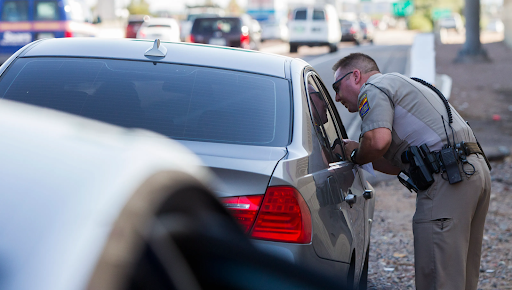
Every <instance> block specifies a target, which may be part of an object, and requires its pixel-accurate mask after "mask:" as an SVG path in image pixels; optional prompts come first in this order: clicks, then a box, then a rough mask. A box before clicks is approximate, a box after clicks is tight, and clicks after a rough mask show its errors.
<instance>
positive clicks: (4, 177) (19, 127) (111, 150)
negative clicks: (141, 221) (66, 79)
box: [0, 100, 212, 290]
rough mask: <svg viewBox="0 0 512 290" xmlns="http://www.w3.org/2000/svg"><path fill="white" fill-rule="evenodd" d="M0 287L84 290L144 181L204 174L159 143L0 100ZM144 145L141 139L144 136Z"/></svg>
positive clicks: (187, 157)
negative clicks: (170, 173) (161, 176)
mask: <svg viewBox="0 0 512 290" xmlns="http://www.w3.org/2000/svg"><path fill="white" fill-rule="evenodd" d="M0 122H1V123H2V124H8V126H1V127H0V135H1V136H2V139H1V140H0V149H1V150H0V160H2V162H1V163H0V192H2V194H1V195H0V236H2V238H1V239H0V256H1V257H2V260H1V268H2V279H0V288H1V289H3V290H15V289H53V290H69V289H84V288H86V285H87V283H88V281H89V278H90V275H91V274H92V271H93V270H94V268H95V266H96V263H97V261H98V257H99V256H100V254H101V252H102V250H103V248H104V244H105V241H106V240H107V238H108V237H109V235H110V233H111V231H112V225H113V224H114V222H115V220H116V218H117V217H118V216H119V213H120V211H121V210H122V209H123V207H124V205H125V204H126V202H127V201H128V200H129V199H130V197H131V196H132V194H133V193H134V192H135V191H136V189H137V188H139V186H140V185H141V184H142V183H143V182H144V181H145V180H147V179H148V178H149V177H150V176H153V175H154V174H156V173H158V172H162V171H179V172H183V173H187V174H188V175H190V176H194V177H195V178H196V179H197V180H198V181H200V182H202V183H203V185H205V186H206V185H207V183H208V182H209V181H211V178H212V176H211V175H210V173H209V171H207V170H205V168H204V166H202V164H201V161H200V160H199V159H198V158H197V157H196V156H195V155H194V154H192V153H191V152H190V151H189V150H188V149H186V148H185V147H183V146H181V145H180V144H178V143H177V142H175V141H172V140H170V139H168V138H165V136H162V135H159V134H155V133H153V132H149V131H144V130H138V129H137V130H127V129H123V128H120V127H117V126H112V125H108V124H105V123H102V122H97V121H92V120H88V119H85V118H81V117H77V116H73V115H70V114H65V113H61V112H57V111H54V110H50V109H42V108H40V107H35V106H29V105H25V104H21V103H17V102H13V101H7V100H0ZM148 137H149V138H148Z"/></svg>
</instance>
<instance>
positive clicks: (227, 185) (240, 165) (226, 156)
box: [180, 141, 288, 196]
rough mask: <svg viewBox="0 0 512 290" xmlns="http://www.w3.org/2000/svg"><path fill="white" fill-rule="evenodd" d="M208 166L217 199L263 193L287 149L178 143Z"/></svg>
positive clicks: (188, 142) (191, 142)
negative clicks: (213, 181)
mask: <svg viewBox="0 0 512 290" xmlns="http://www.w3.org/2000/svg"><path fill="white" fill-rule="evenodd" d="M180 143H181V144H183V145H184V146H185V147H187V148H188V149H189V150H191V151H192V152H194V153H195V154H196V155H197V156H199V158H200V159H201V161H202V162H203V164H205V165H206V166H208V167H209V168H210V169H211V170H212V171H213V172H214V173H215V175H216V176H217V178H218V180H217V182H215V184H214V188H211V189H212V190H213V191H215V192H216V193H217V195H218V196H240V195H254V194H264V193H265V190H266V188H267V185H268V183H269V181H270V177H271V175H272V172H273V171H274V168H275V167H276V165H277V163H278V162H279V160H281V159H282V158H283V157H285V156H286V154H287V152H288V151H287V149H286V147H265V146H250V145H238V144H225V143H207V142H196V141H180Z"/></svg>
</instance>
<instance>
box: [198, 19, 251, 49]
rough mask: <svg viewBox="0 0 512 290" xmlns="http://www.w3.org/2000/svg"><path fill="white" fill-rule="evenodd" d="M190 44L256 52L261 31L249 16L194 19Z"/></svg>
mask: <svg viewBox="0 0 512 290" xmlns="http://www.w3.org/2000/svg"><path fill="white" fill-rule="evenodd" d="M190 42H193V43H204V44H213V45H220V46H229V47H241V48H245V49H252V50H258V49H259V48H260V45H261V30H260V26H259V25H258V24H257V23H255V20H254V19H252V18H251V17H250V16H249V15H242V16H239V17H202V18H196V19H195V20H194V24H193V25H192V31H191V32H190Z"/></svg>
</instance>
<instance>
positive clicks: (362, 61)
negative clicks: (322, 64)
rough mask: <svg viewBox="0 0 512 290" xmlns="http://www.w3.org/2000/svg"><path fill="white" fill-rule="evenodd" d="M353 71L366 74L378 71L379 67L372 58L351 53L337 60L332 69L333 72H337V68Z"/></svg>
mask: <svg viewBox="0 0 512 290" xmlns="http://www.w3.org/2000/svg"><path fill="white" fill-rule="evenodd" d="M340 67H341V68H342V69H347V70H353V69H358V70H360V71H361V72H362V73H368V72H371V71H378V72H380V70H379V67H378V66H377V63H376V62H375V60H373V58H371V57H370V56H369V55H367V54H364V53H359V52H356V53H351V54H349V55H347V56H345V57H344V58H342V59H340V60H338V61H337V62H336V63H335V64H334V66H333V67H332V70H333V71H337V70H338V69H339V68H340Z"/></svg>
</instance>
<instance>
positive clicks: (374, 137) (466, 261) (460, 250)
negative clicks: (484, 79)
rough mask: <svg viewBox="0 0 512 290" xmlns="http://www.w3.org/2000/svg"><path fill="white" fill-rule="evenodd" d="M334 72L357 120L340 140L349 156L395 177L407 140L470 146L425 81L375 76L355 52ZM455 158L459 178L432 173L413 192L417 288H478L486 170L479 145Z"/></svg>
mask: <svg viewBox="0 0 512 290" xmlns="http://www.w3.org/2000/svg"><path fill="white" fill-rule="evenodd" d="M333 70H334V80H335V81H334V83H333V88H334V90H335V92H336V101H337V102H341V103H342V104H343V105H344V106H345V107H346V108H347V109H348V111H349V112H352V113H355V112H358V113H359V116H360V117H361V119H362V124H361V135H360V138H359V142H356V141H352V140H344V143H345V146H346V152H351V159H352V162H354V163H356V164H366V163H369V162H373V165H374V168H375V169H376V170H379V171H381V172H384V173H388V174H395V175H396V174H399V173H400V172H401V171H402V170H403V171H404V172H407V170H409V166H410V164H406V163H405V162H403V160H402V154H403V152H404V151H406V150H408V148H410V147H411V146H420V145H422V144H426V145H427V146H428V148H429V149H430V151H432V154H433V155H434V156H439V155H435V154H436V152H440V151H441V150H442V149H443V148H446V147H447V146H446V145H447V144H451V146H452V147H453V146H455V144H466V143H467V144H476V143H474V142H476V138H475V136H474V134H473V132H472V130H471V128H470V127H469V126H468V124H467V123H466V122H465V121H464V120H463V119H462V117H461V116H460V115H459V114H458V113H457V112H456V111H455V109H454V108H453V107H451V106H449V105H447V106H449V108H450V109H451V112H452V119H453V121H452V122H450V116H449V115H448V111H447V108H446V107H445V104H444V102H443V101H442V100H441V98H440V97H439V96H438V95H437V94H436V93H435V92H434V91H433V90H432V89H431V88H429V87H427V86H426V85H424V84H421V83H419V82H417V81H415V80H412V79H410V78H408V77H405V76H403V75H401V74H398V73H389V74H381V73H380V71H379V68H378V66H377V64H376V63H375V61H374V60H373V59H372V58H371V57H369V56H368V55H365V54H362V53H352V54H350V55H348V56H346V57H344V58H342V59H340V60H339V61H338V62H337V63H336V64H335V65H334V66H333ZM461 141H464V142H466V143H461ZM443 146H444V147H443ZM448 147H450V146H448ZM450 148H451V147H450ZM473 149H474V147H473ZM455 156H457V155H455ZM457 158H458V159H460V160H465V162H462V161H460V162H459V161H457V162H456V163H455V164H456V165H455V166H456V167H455V168H456V170H455V173H457V171H459V173H460V175H461V177H462V180H461V181H460V182H456V183H455V182H454V183H452V180H451V179H448V177H447V174H446V172H444V173H443V172H439V173H434V172H432V175H431V176H432V177H433V183H432V184H431V185H430V186H429V187H428V188H427V189H424V190H418V192H417V199H416V212H415V214H414V217H413V221H412V222H413V234H414V256H415V272H416V289H418V290H422V289H450V290H456V289H477V283H478V275H479V268H480V256H481V248H482V238H483V230H484V223H485V216H486V215H487V210H488V207H489V197H490V190H491V182H490V173H489V168H488V166H487V164H486V160H485V159H484V158H485V156H484V155H483V152H481V151H480V150H469V151H467V152H466V155H465V154H462V155H461V156H460V157H457ZM446 163H447V164H448V162H446ZM457 169H458V170H457Z"/></svg>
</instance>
